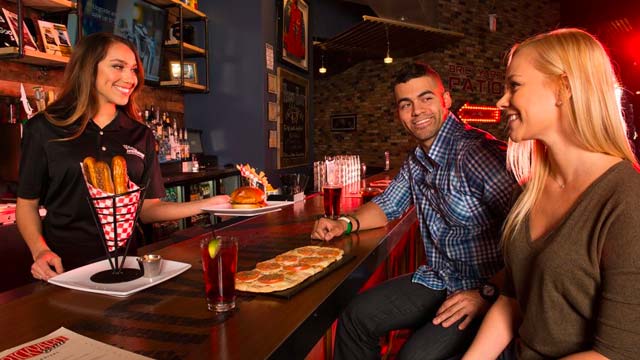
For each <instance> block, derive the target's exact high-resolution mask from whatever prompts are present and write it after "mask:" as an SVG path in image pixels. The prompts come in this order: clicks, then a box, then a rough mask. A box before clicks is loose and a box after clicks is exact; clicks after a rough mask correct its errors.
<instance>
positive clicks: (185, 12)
mask: <svg viewBox="0 0 640 360" xmlns="http://www.w3.org/2000/svg"><path fill="white" fill-rule="evenodd" d="M146 2H148V3H150V4H153V5H157V6H160V7H162V8H166V7H170V6H180V7H182V17H183V18H184V19H186V20H193V19H205V18H206V17H207V15H206V14H205V13H203V12H202V11H200V10H197V9H194V8H192V7H190V6H187V5H185V4H183V3H181V2H180V1H178V0H146Z"/></svg>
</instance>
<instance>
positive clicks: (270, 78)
mask: <svg viewBox="0 0 640 360" xmlns="http://www.w3.org/2000/svg"><path fill="white" fill-rule="evenodd" d="M267 90H268V91H269V92H270V93H272V94H277V93H278V81H277V80H276V76H275V75H274V74H267Z"/></svg>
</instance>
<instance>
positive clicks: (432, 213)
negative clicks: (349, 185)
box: [373, 113, 516, 293]
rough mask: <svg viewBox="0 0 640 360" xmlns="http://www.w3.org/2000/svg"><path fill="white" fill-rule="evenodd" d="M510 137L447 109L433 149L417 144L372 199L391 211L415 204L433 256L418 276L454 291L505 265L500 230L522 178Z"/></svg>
mask: <svg viewBox="0 0 640 360" xmlns="http://www.w3.org/2000/svg"><path fill="white" fill-rule="evenodd" d="M505 148H506V147H505V145H504V143H503V142H501V141H499V140H496V139H495V138H494V137H493V136H491V135H489V134H487V133H485V132H483V131H481V130H478V129H475V128H473V127H470V126H468V125H465V124H464V123H462V122H461V121H460V120H458V119H457V118H456V117H455V116H454V115H453V114H451V113H449V115H448V117H447V119H446V121H445V122H444V124H443V125H442V127H441V129H440V131H439V133H438V136H437V137H436V140H435V141H434V143H433V145H432V146H431V149H430V150H429V153H428V154H426V153H425V152H424V150H423V149H422V148H421V147H420V146H418V147H417V148H416V149H415V150H414V152H413V153H412V154H411V155H410V156H409V158H408V159H407V160H406V161H405V162H404V164H403V166H402V168H401V169H400V172H399V173H398V175H397V176H396V177H395V178H394V179H393V181H392V182H391V184H390V185H389V187H388V188H387V189H386V190H385V192H384V193H382V194H381V195H379V196H378V197H376V198H374V199H373V201H374V202H375V203H376V204H378V206H380V208H381V209H382V211H383V212H384V213H385V215H386V216H387V218H388V219H394V218H397V217H399V216H401V215H402V214H403V213H404V212H405V211H406V210H407V209H408V208H409V207H410V206H411V204H415V206H416V211H417V215H418V219H419V223H420V232H421V235H422V241H423V242H424V248H425V252H426V258H427V264H426V265H422V266H420V267H419V268H418V269H417V270H416V272H415V274H414V276H413V281H414V282H417V283H420V284H423V285H425V286H427V287H429V288H431V289H435V290H443V289H446V290H447V291H448V292H449V293H452V292H455V291H458V290H467V289H473V288H478V287H480V285H481V284H482V283H483V282H485V281H486V280H488V279H489V278H491V277H492V276H493V275H494V274H495V273H496V272H497V271H499V270H500V269H501V268H502V267H503V258H502V253H501V251H500V250H501V249H500V231H501V227H502V223H503V221H504V219H505V217H506V214H507V213H508V211H509V206H510V202H511V194H512V192H513V189H514V187H515V185H516V182H515V179H514V177H513V176H512V175H511V173H510V172H508V171H507V169H506V165H505V164H506V163H505Z"/></svg>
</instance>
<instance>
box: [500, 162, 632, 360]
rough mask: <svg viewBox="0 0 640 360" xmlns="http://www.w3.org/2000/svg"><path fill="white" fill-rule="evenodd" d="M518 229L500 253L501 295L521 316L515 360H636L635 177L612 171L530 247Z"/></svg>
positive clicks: (619, 168) (624, 166)
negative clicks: (587, 356)
mask: <svg viewBox="0 0 640 360" xmlns="http://www.w3.org/2000/svg"><path fill="white" fill-rule="evenodd" d="M523 225H524V226H521V227H520V230H519V231H518V232H517V233H516V234H515V237H514V238H513V239H512V241H509V242H508V243H507V244H506V247H505V261H506V270H507V281H506V285H505V289H504V294H505V295H507V296H511V297H515V298H516V299H517V300H518V303H519V305H520V309H521V310H522V316H523V319H522V320H523V321H522V324H521V326H520V328H519V331H518V332H519V334H518V335H519V340H518V345H519V346H518V358H519V359H544V358H558V357H562V356H566V355H568V354H571V353H575V352H581V351H588V350H595V351H597V352H599V353H600V354H602V355H604V356H607V357H608V358H610V359H630V360H631V359H633V360H637V359H640V174H639V173H638V172H637V171H636V170H635V169H634V168H633V167H632V166H631V164H630V163H629V162H627V161H622V162H620V163H618V164H616V165H614V166H612V167H611V168H610V169H609V170H607V172H605V173H604V174H603V175H602V176H600V177H599V178H598V179H597V180H596V181H594V182H593V183H592V184H591V185H590V186H589V187H588V188H587V189H586V190H585V191H584V193H583V194H582V195H580V197H579V198H578V200H577V201H576V202H575V204H574V205H573V207H572V208H571V209H570V210H569V211H568V212H567V215H566V216H565V218H564V219H562V220H561V222H560V224H559V225H558V227H557V228H555V229H554V230H553V231H551V232H550V233H549V234H547V235H545V236H544V237H542V238H540V239H538V240H536V241H535V242H532V241H531V237H530V231H529V222H528V219H527V221H525V224H523Z"/></svg>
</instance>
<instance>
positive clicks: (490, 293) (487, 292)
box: [482, 284, 496, 297]
mask: <svg viewBox="0 0 640 360" xmlns="http://www.w3.org/2000/svg"><path fill="white" fill-rule="evenodd" d="M482 295H484V296H487V297H494V296H495V295H496V287H495V286H493V285H489V284H485V285H482Z"/></svg>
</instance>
